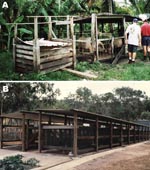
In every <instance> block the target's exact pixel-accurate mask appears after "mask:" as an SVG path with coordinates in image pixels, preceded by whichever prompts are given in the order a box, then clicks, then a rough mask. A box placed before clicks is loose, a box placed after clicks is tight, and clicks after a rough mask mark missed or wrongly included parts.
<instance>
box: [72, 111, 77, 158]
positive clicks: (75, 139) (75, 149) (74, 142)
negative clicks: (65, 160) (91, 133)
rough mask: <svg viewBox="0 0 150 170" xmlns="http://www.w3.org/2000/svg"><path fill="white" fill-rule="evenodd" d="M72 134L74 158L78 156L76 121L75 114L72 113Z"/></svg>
mask: <svg viewBox="0 0 150 170" xmlns="http://www.w3.org/2000/svg"><path fill="white" fill-rule="evenodd" d="M73 122H74V132H73V154H74V156H77V155H78V120H77V113H76V112H75V113H74V120H73Z"/></svg>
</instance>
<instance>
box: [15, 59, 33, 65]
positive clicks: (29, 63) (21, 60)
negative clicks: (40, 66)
mask: <svg viewBox="0 0 150 170" xmlns="http://www.w3.org/2000/svg"><path fill="white" fill-rule="evenodd" d="M16 62H18V63H22V64H24V65H31V66H33V61H31V60H26V59H20V58H16Z"/></svg>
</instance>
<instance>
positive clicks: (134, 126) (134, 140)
mask: <svg viewBox="0 0 150 170" xmlns="http://www.w3.org/2000/svg"><path fill="white" fill-rule="evenodd" d="M134 143H136V125H134Z"/></svg>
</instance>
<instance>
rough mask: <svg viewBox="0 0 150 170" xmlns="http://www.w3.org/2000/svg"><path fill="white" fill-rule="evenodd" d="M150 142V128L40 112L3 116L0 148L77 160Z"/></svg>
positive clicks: (83, 114)
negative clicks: (80, 156) (50, 153)
mask: <svg viewBox="0 0 150 170" xmlns="http://www.w3.org/2000/svg"><path fill="white" fill-rule="evenodd" d="M149 139H150V127H149V126H144V125H141V124H136V123H133V122H128V121H124V120H120V119H115V118H112V117H108V116H103V115H100V114H98V113H92V112H85V111H81V110H76V109H73V110H60V109H59V110H58V109H47V110H45V109H39V110H36V111H33V112H31V111H21V112H20V113H13V114H5V115H1V116H0V148H7V147H8V146H11V147H12V146H14V145H15V146H16V145H19V146H20V147H21V149H22V151H27V150H29V149H38V151H39V152H42V151H43V152H44V151H45V150H49V151H52V150H54V149H55V150H59V151H66V152H67V153H69V152H72V153H73V155H74V156H77V155H78V154H81V153H86V152H89V151H98V150H100V149H104V148H113V147H116V146H123V145H129V144H133V143H137V142H142V141H146V140H149Z"/></svg>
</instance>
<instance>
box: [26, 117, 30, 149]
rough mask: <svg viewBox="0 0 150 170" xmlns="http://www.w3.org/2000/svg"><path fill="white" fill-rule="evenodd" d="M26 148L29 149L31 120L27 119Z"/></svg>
mask: <svg viewBox="0 0 150 170" xmlns="http://www.w3.org/2000/svg"><path fill="white" fill-rule="evenodd" d="M26 122H27V123H26V139H25V140H26V150H28V149H29V120H27V121H26Z"/></svg>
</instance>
